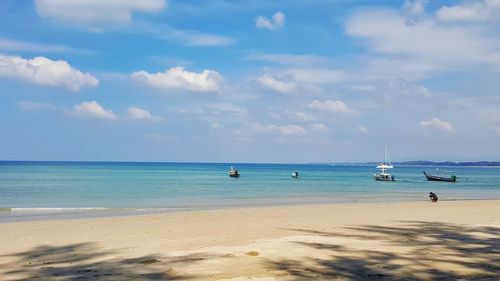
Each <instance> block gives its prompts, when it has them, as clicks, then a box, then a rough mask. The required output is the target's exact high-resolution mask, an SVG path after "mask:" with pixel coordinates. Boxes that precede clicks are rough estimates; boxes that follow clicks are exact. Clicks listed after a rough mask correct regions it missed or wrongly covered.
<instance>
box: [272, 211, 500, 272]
mask: <svg viewBox="0 0 500 281" xmlns="http://www.w3.org/2000/svg"><path fill="white" fill-rule="evenodd" d="M401 224H402V226H398V227H387V226H378V225H365V226H357V227H348V228H344V231H341V232H340V231H339V232H335V231H332V232H323V231H316V230H308V229H288V230H290V231H292V232H295V233H301V234H307V235H311V236H321V237H331V238H347V239H355V241H359V242H361V243H372V244H373V245H375V244H378V245H388V246H392V247H398V248H399V249H400V250H401V251H398V253H396V252H390V251H380V250H369V249H366V247H365V249H359V247H352V248H351V247H346V246H345V245H342V244H340V245H337V244H329V243H314V242H300V241H299V242H295V243H298V244H300V245H302V246H306V247H310V248H314V249H317V250H320V251H322V252H325V254H326V255H328V258H319V259H318V258H314V257H309V258H307V259H306V260H305V259H301V260H294V259H282V260H267V264H268V266H269V267H270V268H272V269H273V270H276V271H280V272H282V273H284V274H286V275H288V276H289V277H291V278H290V279H291V280H312V279H326V280H330V279H334V280H337V279H338V280H499V279H500V228H496V227H488V226H484V227H464V226H460V225H456V224H448V223H442V222H422V221H409V222H401Z"/></svg>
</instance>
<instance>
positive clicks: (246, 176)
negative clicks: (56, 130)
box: [0, 162, 500, 217]
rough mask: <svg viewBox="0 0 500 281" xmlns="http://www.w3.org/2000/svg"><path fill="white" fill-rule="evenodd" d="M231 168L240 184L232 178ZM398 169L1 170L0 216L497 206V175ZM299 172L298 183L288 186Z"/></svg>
mask: <svg viewBox="0 0 500 281" xmlns="http://www.w3.org/2000/svg"><path fill="white" fill-rule="evenodd" d="M231 165H233V166H235V168H238V169H239V170H240V173H241V177H240V178H230V177H228V175H227V171H228V170H229V168H230V166H231ZM435 168H436V167H428V166H427V167H418V166H399V167H395V169H393V170H392V173H393V174H394V175H395V176H396V178H397V180H398V181H396V182H376V181H374V180H373V176H372V175H373V173H374V172H377V170H376V169H375V168H374V167H373V166H362V165H356V166H354V165H353V166H338V165H335V166H332V165H309V164H307V165H306V164H304V165H300V164H213V163H102V162H101V163H95V162H0V210H3V211H0V216H4V217H5V216H14V215H15V214H18V213H19V212H25V213H26V212H32V213H36V212H47V211H64V210H71V211H75V210H79V211H86V210H101V209H102V210H103V209H136V210H137V209H139V210H154V209H157V210H169V209H183V208H213V207H228V206H256V205H280V204H314V203H337V202H377V201H383V202H387V201H418V200H427V193H428V192H429V191H433V192H435V193H437V194H438V196H439V197H440V199H441V200H456V199H484V198H500V184H499V183H500V168H496V167H493V168H492V167H448V168H447V167H440V169H441V170H450V171H452V172H454V173H455V174H456V175H457V176H458V182H457V183H442V182H427V181H426V180H425V177H424V176H423V174H422V170H427V171H430V172H434V171H435ZM293 171H299V172H300V175H301V178H300V179H292V178H291V172H293Z"/></svg>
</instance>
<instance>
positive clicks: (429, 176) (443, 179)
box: [424, 172, 457, 182]
mask: <svg viewBox="0 0 500 281" xmlns="http://www.w3.org/2000/svg"><path fill="white" fill-rule="evenodd" d="M424 175H425V177H426V178H427V180H428V181H444V182H456V181H457V177H455V176H451V177H449V178H447V177H440V176H433V175H429V174H427V173H426V172H424Z"/></svg>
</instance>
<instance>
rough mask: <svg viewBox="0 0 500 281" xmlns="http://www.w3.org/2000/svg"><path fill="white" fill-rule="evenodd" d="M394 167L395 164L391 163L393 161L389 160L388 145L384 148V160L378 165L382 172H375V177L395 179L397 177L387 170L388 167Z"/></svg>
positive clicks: (378, 178)
mask: <svg viewBox="0 0 500 281" xmlns="http://www.w3.org/2000/svg"><path fill="white" fill-rule="evenodd" d="M392 168H393V166H392V165H391V163H389V162H388V161H387V147H386V148H385V150H384V162H382V163H380V164H379V165H378V166H377V169H380V173H377V174H373V178H374V179H375V180H376V181H395V180H396V178H395V177H394V176H393V175H391V174H389V173H388V172H386V171H387V170H388V169H392Z"/></svg>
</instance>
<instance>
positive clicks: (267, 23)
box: [255, 12, 285, 31]
mask: <svg viewBox="0 0 500 281" xmlns="http://www.w3.org/2000/svg"><path fill="white" fill-rule="evenodd" d="M283 25H285V14H283V13H282V12H276V13H275V14H274V15H273V17H272V18H271V19H269V18H267V17H264V16H258V17H257V19H256V20H255V26H257V28H265V29H268V30H273V31H274V30H278V29H280V28H282V27H283Z"/></svg>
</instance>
